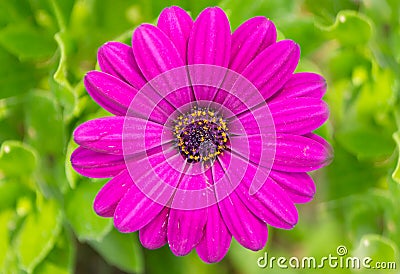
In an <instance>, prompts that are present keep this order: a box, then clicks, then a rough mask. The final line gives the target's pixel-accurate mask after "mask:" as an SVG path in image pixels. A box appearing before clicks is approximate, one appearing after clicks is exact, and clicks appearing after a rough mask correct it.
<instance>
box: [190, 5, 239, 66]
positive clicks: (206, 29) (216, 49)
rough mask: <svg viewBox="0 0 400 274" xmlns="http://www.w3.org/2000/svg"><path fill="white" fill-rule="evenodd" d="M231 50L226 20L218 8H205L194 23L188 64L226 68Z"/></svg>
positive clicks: (229, 32) (229, 31)
mask: <svg viewBox="0 0 400 274" xmlns="http://www.w3.org/2000/svg"><path fill="white" fill-rule="evenodd" d="M230 49H231V30H230V26H229V21H228V18H227V17H226V15H225V13H224V11H223V10H222V9H220V8H218V7H213V8H206V9H205V10H203V11H202V12H201V13H200V14H199V16H198V17H197V19H196V21H195V22H194V25H193V29H192V33H191V34H190V38H189V45H188V64H189V65H191V64H210V65H217V66H222V67H227V66H228V63H229V57H230Z"/></svg>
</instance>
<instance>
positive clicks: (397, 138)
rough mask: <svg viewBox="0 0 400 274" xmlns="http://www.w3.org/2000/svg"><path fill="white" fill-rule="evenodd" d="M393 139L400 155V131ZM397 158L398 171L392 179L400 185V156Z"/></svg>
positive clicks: (395, 171)
mask: <svg viewBox="0 0 400 274" xmlns="http://www.w3.org/2000/svg"><path fill="white" fill-rule="evenodd" d="M393 139H394V140H395V142H396V145H397V151H398V154H400V131H397V132H396V133H394V134H393ZM397 157H398V160H397V165H396V169H395V170H394V171H393V173H392V178H393V180H395V181H396V182H397V183H399V184H400V156H399V155H398V156H397Z"/></svg>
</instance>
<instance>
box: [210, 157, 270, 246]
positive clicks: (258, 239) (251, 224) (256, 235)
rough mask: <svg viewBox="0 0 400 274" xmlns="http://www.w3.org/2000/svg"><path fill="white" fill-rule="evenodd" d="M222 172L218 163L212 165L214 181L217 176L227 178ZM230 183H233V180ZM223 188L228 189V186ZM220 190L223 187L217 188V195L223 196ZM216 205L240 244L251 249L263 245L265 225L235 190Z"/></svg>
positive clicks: (264, 241)
mask: <svg viewBox="0 0 400 274" xmlns="http://www.w3.org/2000/svg"><path fill="white" fill-rule="evenodd" d="M224 173H225V171H224V170H223V167H221V166H220V165H219V164H214V165H213V178H214V181H219V179H218V178H227V177H226V176H224ZM228 179H229V178H228ZM230 183H231V184H234V182H230ZM225 189H226V190H228V189H229V187H228V188H225ZM229 190H231V189H229ZM222 191H224V188H219V190H218V192H217V195H218V196H220V197H224V196H225V195H224V193H221V192H222ZM218 206H219V209H220V212H221V215H222V218H223V220H224V222H225V224H226V226H227V227H228V229H229V231H230V233H231V234H232V235H233V236H234V237H235V239H236V240H237V241H238V242H239V243H240V244H241V245H242V246H244V247H246V248H248V249H251V250H260V249H262V248H263V247H264V246H265V244H266V242H267V238H268V228H267V225H266V224H265V223H264V222H263V221H261V220H260V219H259V218H257V217H256V216H255V215H254V214H253V213H252V212H251V211H250V210H249V209H248V208H247V207H246V205H245V204H244V203H243V202H242V200H241V199H240V198H239V196H238V195H237V194H236V191H233V192H231V193H230V194H229V196H227V197H226V198H225V199H223V200H222V201H219V202H218Z"/></svg>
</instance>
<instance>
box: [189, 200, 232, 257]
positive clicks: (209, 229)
mask: <svg viewBox="0 0 400 274" xmlns="http://www.w3.org/2000/svg"><path fill="white" fill-rule="evenodd" d="M231 240H232V236H231V234H230V233H229V230H228V228H227V227H226V225H225V223H224V221H223V220H222V217H221V213H220V212H219V209H218V206H217V205H215V204H214V205H212V206H210V207H209V208H208V212H207V224H206V227H205V231H204V238H203V239H202V240H201V242H200V243H199V244H198V245H197V247H196V251H197V254H198V255H199V257H200V258H201V259H202V260H203V261H205V262H207V263H216V262H219V261H221V260H222V258H224V257H225V255H226V253H227V252H228V249H229V246H230V244H231Z"/></svg>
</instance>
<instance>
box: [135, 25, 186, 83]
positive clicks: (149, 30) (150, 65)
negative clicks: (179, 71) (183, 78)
mask: <svg viewBox="0 0 400 274" xmlns="http://www.w3.org/2000/svg"><path fill="white" fill-rule="evenodd" d="M132 47H133V52H134V54H135V58H136V61H137V63H138V65H139V67H140V69H141V71H142V73H143V75H144V76H145V77H146V79H147V80H148V81H150V80H151V79H153V78H154V77H156V76H157V75H160V74H161V73H163V72H166V71H168V70H170V69H173V68H176V67H180V66H183V65H185V63H184V62H183V61H182V58H181V57H180V54H179V52H178V50H177V49H176V47H175V45H174V44H173V43H172V41H171V39H169V37H168V36H167V35H166V34H165V33H164V32H163V31H161V30H160V29H159V28H157V27H155V26H153V25H150V24H143V25H141V26H139V27H138V28H137V29H136V30H135V32H134V34H133V37H132Z"/></svg>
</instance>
